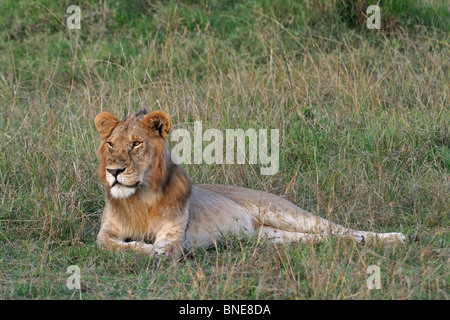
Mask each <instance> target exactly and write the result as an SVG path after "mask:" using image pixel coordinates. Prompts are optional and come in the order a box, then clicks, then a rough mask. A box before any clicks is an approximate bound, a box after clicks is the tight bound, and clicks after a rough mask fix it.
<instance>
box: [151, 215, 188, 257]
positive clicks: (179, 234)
mask: <svg viewBox="0 0 450 320" xmlns="http://www.w3.org/2000/svg"><path fill="white" fill-rule="evenodd" d="M186 226H187V222H186V221H177V222H167V223H165V224H164V225H163V226H162V228H161V229H160V230H159V231H158V233H157V234H156V237H155V242H154V248H155V255H156V257H157V258H159V257H162V256H166V257H168V258H170V259H171V260H177V259H178V258H179V257H180V255H181V253H182V251H183V247H182V246H183V241H184V238H185V232H186Z"/></svg>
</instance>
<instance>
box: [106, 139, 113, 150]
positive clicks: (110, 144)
mask: <svg viewBox="0 0 450 320" xmlns="http://www.w3.org/2000/svg"><path fill="white" fill-rule="evenodd" d="M106 143H107V144H108V147H109V148H110V149H112V148H113V144H112V143H111V142H109V141H108V142H106Z"/></svg>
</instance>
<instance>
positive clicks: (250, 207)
mask: <svg viewBox="0 0 450 320" xmlns="http://www.w3.org/2000/svg"><path fill="white" fill-rule="evenodd" d="M95 125H96V127H97V129H98V131H99V132H100V134H101V139H102V144H101V145H100V148H99V154H100V166H99V177H100V180H101V181H102V182H103V184H104V186H105V201H106V205H105V208H104V212H103V216H102V222H101V228H100V232H99V234H98V243H99V244H100V245H102V246H103V247H106V248H107V249H110V250H123V249H133V250H137V251H139V252H142V253H146V254H150V255H154V254H157V255H168V256H170V257H172V258H177V257H179V255H180V253H181V250H183V249H189V248H193V247H197V246H204V247H207V246H211V245H212V244H214V243H215V242H216V241H218V240H220V238H221V237H222V236H223V235H226V234H229V233H230V232H231V233H234V234H236V233H243V234H246V235H248V236H252V235H258V236H261V237H267V238H268V239H269V240H271V241H273V242H288V241H317V240H322V239H324V238H326V237H329V236H334V237H345V238H351V239H354V240H355V241H358V242H367V241H371V240H374V239H377V240H379V241H381V242H384V243H395V242H404V240H405V237H404V235H403V234H401V233H373V232H365V231H355V230H351V229H348V228H345V227H343V226H341V225H338V224H335V223H332V222H330V221H328V220H326V219H323V218H320V217H318V216H315V215H313V214H311V213H309V212H307V211H305V210H302V209H300V208H299V207H297V206H296V205H294V204H293V203H291V202H289V201H287V200H285V199H283V198H281V197H279V196H276V195H273V194H270V193H267V192H263V191H257V190H252V189H247V188H243V187H237V186H224V185H208V184H205V185H197V186H192V184H191V181H190V180H189V177H188V175H187V174H186V172H185V171H184V169H183V168H182V167H181V166H180V165H178V164H175V163H173V161H172V159H171V154H170V149H169V147H168V143H167V136H168V133H169V131H170V128H171V122H170V118H169V116H168V115H167V114H165V113H164V112H162V111H153V112H151V113H149V114H147V113H146V112H144V111H141V112H138V113H136V114H134V115H132V116H131V117H129V118H126V119H124V120H122V121H119V120H118V119H117V118H116V117H115V116H114V115H112V114H111V113H108V112H102V113H100V114H98V115H97V117H96V118H95ZM117 172H120V173H119V174H117ZM114 174H116V176H114Z"/></svg>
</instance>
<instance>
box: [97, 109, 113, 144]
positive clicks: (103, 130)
mask: <svg viewBox="0 0 450 320" xmlns="http://www.w3.org/2000/svg"><path fill="white" fill-rule="evenodd" d="M117 122H118V120H117V118H116V116H115V115H113V114H112V113H109V112H100V113H99V114H98V115H97V116H96V117H95V126H96V127H97V130H98V132H100V134H101V135H102V139H106V138H108V137H109V135H110V134H111V132H112V131H113V130H114V128H115V127H116V125H117Z"/></svg>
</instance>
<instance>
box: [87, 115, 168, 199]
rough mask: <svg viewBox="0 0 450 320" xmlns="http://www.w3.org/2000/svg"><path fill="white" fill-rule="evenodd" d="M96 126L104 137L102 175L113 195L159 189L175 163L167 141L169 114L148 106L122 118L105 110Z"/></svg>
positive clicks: (126, 195)
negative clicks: (148, 110)
mask: <svg viewBox="0 0 450 320" xmlns="http://www.w3.org/2000/svg"><path fill="white" fill-rule="evenodd" d="M95 126H96V127H97V129H98V131H99V132H100V134H101V138H102V144H101V146H100V149H99V153H100V157H101V161H100V168H99V174H100V179H101V180H102V181H103V182H104V184H105V186H106V189H107V192H108V193H109V195H110V196H111V197H112V198H114V199H121V198H128V197H131V196H133V195H135V194H136V193H137V192H139V190H148V189H149V188H150V189H151V190H153V191H155V192H157V191H158V189H159V188H161V183H164V180H165V177H167V170H168V169H170V168H169V167H170V166H171V165H172V161H171V159H170V150H169V148H168V144H167V135H168V133H169V130H170V127H171V123H170V118H169V116H168V115H167V114H166V113H164V112H162V111H153V112H150V113H147V112H146V111H145V110H144V111H140V112H138V113H135V114H134V115H132V116H130V117H128V118H126V119H124V120H122V121H119V120H118V119H117V118H116V117H115V116H114V115H113V114H111V113H109V112H102V113H100V114H98V115H97V117H96V118H95Z"/></svg>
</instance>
